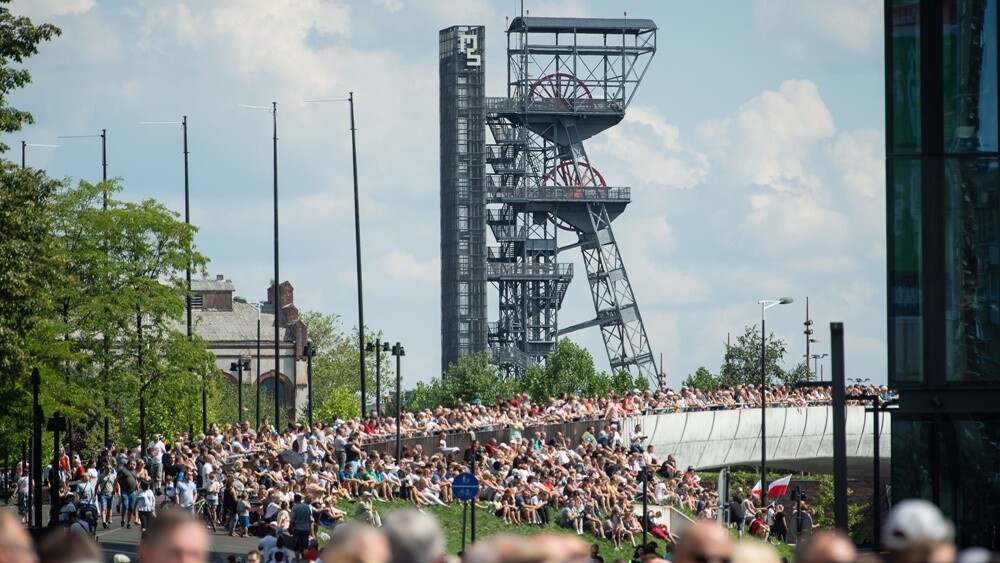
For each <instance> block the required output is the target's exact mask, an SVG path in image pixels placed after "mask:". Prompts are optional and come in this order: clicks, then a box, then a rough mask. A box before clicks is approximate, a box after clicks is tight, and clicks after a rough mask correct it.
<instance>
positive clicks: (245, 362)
mask: <svg viewBox="0 0 1000 563" xmlns="http://www.w3.org/2000/svg"><path fill="white" fill-rule="evenodd" d="M233 370H235V371H236V374H237V375H236V389H237V390H238V391H237V397H238V399H237V403H236V410H237V412H238V413H239V414H237V415H236V424H237V426H238V427H239V426H242V425H243V370H247V371H250V360H249V359H248V358H240V359H239V360H236V361H235V362H233V363H231V364H229V371H233Z"/></svg>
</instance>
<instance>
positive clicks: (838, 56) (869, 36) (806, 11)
mask: <svg viewBox="0 0 1000 563" xmlns="http://www.w3.org/2000/svg"><path fill="white" fill-rule="evenodd" d="M882 4H883V3H882V2H881V1H880V0H838V1H836V2H831V1H829V0H756V2H755V4H754V17H755V20H756V23H757V29H758V32H759V33H760V35H761V36H762V37H764V38H765V40H766V41H768V42H771V43H772V44H774V45H775V47H776V48H777V50H778V51H779V52H780V53H782V54H783V55H784V56H786V57H788V58H789V59H791V60H793V61H806V60H809V61H822V62H825V63H830V64H833V65H837V66H842V65H844V64H846V63H847V62H848V61H850V60H854V59H858V58H860V57H862V56H864V55H867V54H870V53H872V52H874V51H875V50H877V49H878V48H880V47H881V42H880V40H881V37H882Z"/></svg>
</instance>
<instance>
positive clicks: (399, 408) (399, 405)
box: [392, 342, 406, 463]
mask: <svg viewBox="0 0 1000 563" xmlns="http://www.w3.org/2000/svg"><path fill="white" fill-rule="evenodd" d="M392 355H393V356H396V463H399V458H400V455H401V454H402V451H403V449H402V447H401V446H402V445H401V443H400V441H399V424H400V420H401V415H402V412H403V390H402V385H401V384H400V381H401V378H400V371H399V359H400V358H402V357H403V356H405V355H406V351H405V350H403V346H402V345H401V344H400V343H399V342H397V343H396V344H394V345H393V347H392Z"/></svg>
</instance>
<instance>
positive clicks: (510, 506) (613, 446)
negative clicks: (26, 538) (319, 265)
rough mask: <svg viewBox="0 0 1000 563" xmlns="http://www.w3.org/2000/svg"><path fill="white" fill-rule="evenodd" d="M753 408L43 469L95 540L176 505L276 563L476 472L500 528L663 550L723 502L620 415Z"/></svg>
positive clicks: (192, 445)
mask: <svg viewBox="0 0 1000 563" xmlns="http://www.w3.org/2000/svg"><path fill="white" fill-rule="evenodd" d="M861 393H867V394H878V395H880V396H881V397H884V400H886V401H888V400H891V399H892V398H893V396H892V393H891V392H889V391H888V390H887V389H885V388H881V389H880V388H875V387H871V388H863V387H860V386H855V387H852V388H850V389H848V395H849V396H851V395H855V396H856V395H858V394H861ZM764 400H766V401H767V402H768V405H769V406H790V407H795V406H806V405H815V404H824V403H828V402H829V400H830V389H829V388H828V387H815V388H811V389H808V390H804V391H799V390H796V389H794V388H791V387H786V386H781V387H777V388H774V389H770V390H768V392H767V394H766V396H765V399H764ZM760 404H761V397H760V394H759V393H758V392H756V390H754V389H753V388H751V387H735V388H731V389H730V388H724V389H720V390H718V391H699V390H696V389H682V390H681V391H679V392H674V391H671V390H665V391H656V392H653V391H638V390H635V391H633V392H631V393H627V394H625V395H624V396H620V397H619V396H616V395H615V394H614V393H609V394H608V395H606V396H603V397H594V398H586V397H577V396H568V395H563V396H560V397H557V398H551V399H547V400H544V401H537V402H536V401H534V400H532V398H531V397H528V396H526V395H517V396H515V397H514V398H513V399H512V400H510V401H502V402H500V403H498V404H496V405H484V404H482V403H481V402H480V401H478V400H472V401H468V402H466V401H460V402H459V406H457V407H455V408H445V407H439V408H437V409H435V410H433V411H432V410H424V411H421V412H411V413H405V415H404V416H403V417H402V423H401V426H400V428H401V429H402V431H403V434H404V435H406V436H410V437H414V436H435V437H439V438H440V440H439V442H438V447H437V448H436V449H434V450H433V451H424V450H423V448H422V447H421V446H420V445H415V446H413V447H409V446H407V447H404V448H403V449H402V451H401V455H400V456H399V459H396V458H395V456H393V455H388V454H385V453H380V452H379V451H378V449H377V448H372V447H370V446H372V445H373V444H376V443H378V442H380V441H385V440H386V439H387V438H388V437H389V436H394V434H395V426H394V425H395V422H394V418H392V417H384V418H380V417H377V416H372V417H368V418H365V419H361V418H359V419H352V420H341V419H339V418H338V419H335V420H333V421H331V422H330V423H321V424H318V425H316V426H314V427H308V426H303V425H301V424H290V425H289V426H288V427H287V428H286V429H284V430H283V431H280V432H279V431H277V430H276V429H275V428H274V427H273V426H272V425H270V424H269V423H268V421H267V420H264V421H263V422H262V424H261V426H260V427H259V428H253V427H252V426H251V425H250V424H249V423H247V422H244V423H242V424H239V425H224V426H220V425H218V424H214V425H212V427H211V428H210V429H209V431H208V432H206V433H205V434H202V435H199V436H196V437H190V436H187V435H177V436H174V437H173V438H171V439H169V440H165V439H164V437H163V436H160V435H154V436H153V439H152V440H151V441H150V442H149V443H147V444H145V445H137V446H136V447H134V448H117V449H113V448H105V449H103V450H100V451H98V452H94V454H93V455H91V456H89V457H88V458H86V459H82V458H81V456H80V455H75V456H73V457H70V456H69V455H67V454H66V453H65V452H62V455H61V456H60V458H59V460H58V463H57V466H56V467H55V468H54V469H53V467H51V466H50V467H49V468H47V473H48V472H51V471H53V470H55V471H58V473H59V475H60V483H61V487H62V491H61V495H60V496H61V497H63V498H64V502H63V504H62V505H61V506H60V507H58V510H57V513H56V514H55V515H54V518H55V519H58V521H59V522H62V523H63V524H65V525H67V526H69V527H70V528H71V529H74V528H75V529H78V530H81V531H83V530H85V531H88V532H91V533H93V532H94V531H96V529H98V528H105V529H106V528H109V527H111V526H113V525H114V524H115V520H117V521H118V522H117V525H118V526H120V527H124V528H126V529H130V528H132V526H135V527H136V528H137V529H138V532H139V533H140V534H144V533H146V532H147V530H148V528H149V525H150V521H151V520H152V519H153V518H154V516H155V515H156V514H158V513H159V512H160V511H161V510H162V509H163V508H164V507H169V506H174V505H176V506H177V507H180V508H182V509H184V510H186V511H188V512H190V513H192V514H198V515H199V516H200V517H202V519H203V521H204V522H205V523H206V525H208V526H211V527H212V528H213V529H216V528H218V527H221V528H222V529H223V530H224V531H225V532H227V533H229V534H231V535H234V536H243V537H246V536H249V535H256V536H264V537H270V538H273V541H274V543H275V544H278V543H279V542H280V544H281V546H282V548H284V549H286V550H287V552H288V554H287V557H285V561H288V560H307V559H310V557H311V558H313V559H314V558H315V556H316V555H317V554H318V553H317V545H316V544H317V543H318V542H317V539H318V538H319V537H320V534H323V533H326V532H322V531H323V530H330V529H334V528H336V527H337V526H338V525H339V524H342V523H344V522H346V521H349V520H355V521H361V522H364V523H366V524H369V525H373V526H380V525H381V524H382V518H381V516H382V515H381V514H380V505H379V503H382V502H388V501H393V500H401V501H405V502H408V503H412V504H413V505H414V507H415V508H416V509H423V508H425V507H427V506H430V505H450V504H453V503H455V502H456V499H455V496H454V493H453V491H452V481H453V480H454V478H455V477H456V476H457V475H459V474H460V473H464V472H469V471H472V472H474V473H475V474H476V475H477V476H478V478H479V481H480V484H481V488H480V492H479V495H478V497H477V498H476V501H475V502H476V507H477V509H479V510H482V511H486V512H488V513H490V514H491V515H492V516H493V517H495V518H497V519H500V520H502V521H503V522H504V524H507V525H524V526H538V527H546V526H559V527H562V528H565V529H566V530H568V531H570V532H572V533H575V534H576V535H578V536H582V537H587V538H592V539H604V540H607V541H608V542H611V543H612V544H613V545H614V546H615V547H616V548H621V547H622V546H624V545H626V544H627V545H629V546H632V547H640V546H639V545H638V543H639V542H640V540H641V538H642V536H643V531H645V532H647V533H648V534H649V535H650V536H651V537H653V538H655V539H657V540H660V541H662V542H664V544H668V543H670V541H671V539H672V536H671V533H670V529H669V525H668V522H667V520H666V519H665V518H664V517H663V509H662V508H660V507H661V506H663V505H677V506H682V507H684V508H685V509H686V510H688V511H689V512H691V513H693V514H695V515H697V516H698V517H699V518H702V519H712V518H715V516H716V510H717V507H718V506H719V499H718V496H717V492H716V491H715V490H714V488H713V487H712V486H711V485H706V486H702V484H701V483H700V480H699V478H698V476H697V474H695V472H694V471H693V469H694V468H693V467H688V468H687V470H681V468H680V467H679V466H678V463H677V460H676V459H674V457H673V456H672V455H671V456H667V457H666V458H664V459H659V458H658V457H657V456H656V455H655V454H654V453H653V448H652V446H650V445H649V444H648V443H647V441H648V438H647V437H646V436H645V435H643V432H642V427H641V426H640V425H631V427H627V428H623V426H624V424H625V423H626V422H631V421H634V420H636V419H633V418H630V417H633V416H634V415H637V414H642V413H656V412H672V411H677V410H686V411H692V410H704V409H717V408H725V409H731V408H752V407H756V406H759V405H760ZM566 421H592V422H593V424H590V425H588V426H587V427H586V430H585V431H584V432H582V434H580V435H579V436H574V437H569V436H565V435H563V433H562V432H560V431H554V432H552V434H551V435H549V434H548V433H547V432H546V431H545V430H544V429H542V427H543V426H544V425H547V424H552V423H557V422H566ZM487 430H489V431H496V430H503V431H505V435H506V439H502V440H498V438H497V437H495V434H496V432H493V434H494V437H490V438H489V439H488V440H485V441H484V442H483V443H480V442H479V441H478V440H477V439H476V433H477V432H483V431H487ZM456 432H463V433H468V436H463V438H464V441H465V442H468V445H467V446H466V447H464V448H457V447H451V446H449V445H448V442H449V436H451V435H453V434H454V433H456ZM16 474H17V496H18V504H19V507H20V508H22V510H21V512H22V516H26V513H27V510H26V508H27V503H26V502H25V501H26V497H27V494H28V490H29V489H30V481H29V478H28V471H27V466H26V464H24V463H23V461H22V462H21V463H19V464H18V467H17V468H16ZM644 477H645V482H644ZM644 496H645V497H646V499H647V501H648V503H650V504H652V505H653V506H654V508H653V510H651V511H649V513H648V515H647V517H646V518H645V519H643V518H642V517H641V515H640V514H637V510H636V506H637V505H638V504H639V501H640V500H641V499H642V498H643V497H644ZM347 506H350V507H351V508H350V509H349V510H348V511H349V512H350V513H348V511H345V510H344V507H347ZM85 509H89V511H88V510H85ZM758 512H759V513H760V514H761V516H760V519H761V520H763V521H764V522H765V523H766V524H765V525H766V526H767V529H768V533H770V530H771V529H772V528H774V527H776V522H775V520H776V519H778V520H781V519H783V517H784V516H783V514H782V511H781V510H778V511H775V507H774V506H771V507H769V509H767V508H765V509H763V510H762V509H759V508H757V509H754V508H753V505H752V501H748V502H747V506H746V510H745V511H742V512H741V514H743V515H744V516H745V517H746V520H747V522H746V523H747V528H748V530H749V531H750V533H751V534H752V535H755V536H757V537H761V538H764V537H765V534H762V533H760V530H761V529H762V528H761V526H760V525H758V524H757V523H756V522H755V521H756V520H757V519H758V518H757V516H756V514H757V513H758ZM88 514H90V515H92V517H91V518H86V517H85V516H86V515H88ZM734 524H735V522H734ZM741 529H742V526H741ZM269 541H270V540H269ZM269 555H270V554H269ZM271 561H273V559H265V562H266V563H271Z"/></svg>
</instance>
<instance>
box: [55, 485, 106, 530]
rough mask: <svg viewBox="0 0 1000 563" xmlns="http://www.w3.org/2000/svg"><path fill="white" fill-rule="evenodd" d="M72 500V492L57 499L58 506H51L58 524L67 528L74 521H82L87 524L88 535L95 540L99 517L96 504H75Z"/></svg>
mask: <svg viewBox="0 0 1000 563" xmlns="http://www.w3.org/2000/svg"><path fill="white" fill-rule="evenodd" d="M74 500H75V499H74V496H73V494H72V493H70V494H68V495H65V496H63V497H62V498H60V499H59V503H58V508H56V507H53V509H54V511H55V514H56V515H57V516H56V519H57V522H58V524H59V525H60V526H63V527H65V528H69V527H70V526H72V525H73V524H74V522H77V521H79V522H83V523H85V524H86V525H87V529H88V531H89V532H90V537H91V538H92V539H93V540H94V541H97V526H98V522H100V519H101V515H100V513H99V512H98V510H97V506H95V505H93V504H81V505H80V506H77V505H76V504H75V502H74Z"/></svg>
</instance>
